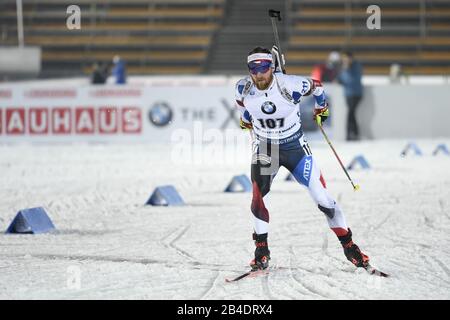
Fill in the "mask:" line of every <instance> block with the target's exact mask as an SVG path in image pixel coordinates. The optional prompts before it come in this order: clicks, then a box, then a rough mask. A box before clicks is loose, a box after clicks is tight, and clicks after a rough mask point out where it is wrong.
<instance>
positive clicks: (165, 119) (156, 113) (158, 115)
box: [148, 102, 173, 127]
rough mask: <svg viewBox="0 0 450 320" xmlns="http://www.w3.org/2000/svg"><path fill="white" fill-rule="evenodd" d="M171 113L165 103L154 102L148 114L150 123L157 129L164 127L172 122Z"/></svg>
mask: <svg viewBox="0 0 450 320" xmlns="http://www.w3.org/2000/svg"><path fill="white" fill-rule="evenodd" d="M172 117H173V112H172V109H171V108H170V106H169V105H168V104H167V103H166V102H156V103H155V104H154V105H153V106H152V107H151V108H150V111H149V112H148V118H149V120H150V122H151V123H153V124H154V125H155V126H157V127H164V126H166V125H168V124H169V123H170V122H171V121H172Z"/></svg>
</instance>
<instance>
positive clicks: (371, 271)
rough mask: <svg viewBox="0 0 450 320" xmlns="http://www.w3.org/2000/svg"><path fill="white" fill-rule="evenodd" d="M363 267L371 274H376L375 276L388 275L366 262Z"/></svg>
mask: <svg viewBox="0 0 450 320" xmlns="http://www.w3.org/2000/svg"><path fill="white" fill-rule="evenodd" d="M364 269H365V270H366V271H367V272H368V273H369V274H372V275H376V276H380V277H385V278H387V277H389V275H388V274H387V273H384V272H382V271H380V270H378V269H375V268H374V267H372V266H371V265H370V264H368V265H367V266H365V267H364Z"/></svg>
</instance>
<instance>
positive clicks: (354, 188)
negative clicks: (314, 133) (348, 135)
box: [316, 116, 359, 191]
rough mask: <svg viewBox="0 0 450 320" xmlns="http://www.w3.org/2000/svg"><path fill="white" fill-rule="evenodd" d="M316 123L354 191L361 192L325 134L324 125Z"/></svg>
mask: <svg viewBox="0 0 450 320" xmlns="http://www.w3.org/2000/svg"><path fill="white" fill-rule="evenodd" d="M317 117H319V116H317ZM317 117H316V120H317ZM316 122H317V125H318V126H319V128H320V131H322V134H323V136H324V137H325V140H326V141H327V143H328V145H329V146H330V148H331V150H333V153H334V155H335V156H336V159H337V160H338V162H339V164H340V165H341V168H342V170H344V172H345V175H346V176H347V178H348V180H350V183H351V184H352V186H353V190H354V191H358V190H359V184H354V183H353V180H352V178H350V175H349V174H348V172H347V170H346V169H345V166H344V165H343V164H342V161H341V159H340V158H339V156H338V154H337V153H336V150H335V149H334V147H333V145H332V144H331V141H330V139H328V136H327V134H326V133H325V130H323V127H322V125H321V124H319V123H320V122H319V121H316Z"/></svg>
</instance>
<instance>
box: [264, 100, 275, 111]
mask: <svg viewBox="0 0 450 320" xmlns="http://www.w3.org/2000/svg"><path fill="white" fill-rule="evenodd" d="M261 111H262V112H264V113H265V114H273V113H275V111H277V107H275V104H274V103H273V102H271V101H266V102H264V103H263V104H262V106H261Z"/></svg>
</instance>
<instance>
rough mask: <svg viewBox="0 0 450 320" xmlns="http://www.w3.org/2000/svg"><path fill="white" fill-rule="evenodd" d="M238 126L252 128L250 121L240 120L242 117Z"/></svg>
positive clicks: (245, 128) (243, 128)
mask: <svg viewBox="0 0 450 320" xmlns="http://www.w3.org/2000/svg"><path fill="white" fill-rule="evenodd" d="M239 126H240V127H241V129H242V130H247V129H248V130H251V129H253V125H252V123H251V122H250V123H248V122H245V121H243V120H242V118H240V119H239Z"/></svg>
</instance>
